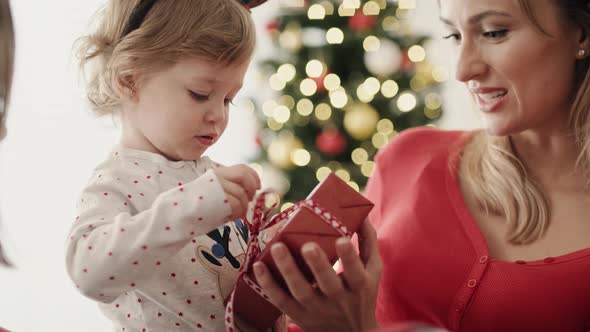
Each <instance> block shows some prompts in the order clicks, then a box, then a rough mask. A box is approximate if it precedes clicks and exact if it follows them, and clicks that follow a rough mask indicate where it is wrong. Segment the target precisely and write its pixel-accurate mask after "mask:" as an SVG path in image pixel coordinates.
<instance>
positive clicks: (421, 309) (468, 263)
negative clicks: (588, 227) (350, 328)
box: [367, 128, 590, 332]
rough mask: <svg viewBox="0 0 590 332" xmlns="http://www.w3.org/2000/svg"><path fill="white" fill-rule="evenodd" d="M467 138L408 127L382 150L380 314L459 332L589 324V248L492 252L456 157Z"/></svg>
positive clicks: (378, 173)
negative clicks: (533, 256) (511, 254)
mask: <svg viewBox="0 0 590 332" xmlns="http://www.w3.org/2000/svg"><path fill="white" fill-rule="evenodd" d="M467 137H468V136H467V134H466V133H464V132H452V131H441V130H436V129H432V128H421V129H412V130H407V131H404V132H403V133H402V134H400V135H399V136H398V137H396V138H395V139H394V140H393V141H392V142H391V143H390V144H389V145H388V146H387V147H386V148H384V149H383V150H382V151H381V152H380V153H379V155H378V156H377V167H376V170H375V173H374V175H373V176H372V178H371V179H370V181H369V184H368V186H367V196H368V197H369V199H371V200H372V201H373V202H374V203H375V208H374V209H373V211H372V213H371V220H372V223H373V224H374V226H375V227H376V228H377V233H378V242H379V250H380V253H381V256H382V259H383V274H382V277H381V282H380V286H379V288H380V289H379V295H378V300H377V319H378V320H379V322H380V323H381V324H383V325H389V324H395V323H399V322H403V321H422V322H425V323H429V324H432V325H435V326H439V327H443V328H446V329H449V330H452V331H478V332H481V331H590V248H587V249H584V250H580V251H576V252H573V253H570V254H567V255H563V256H559V257H547V258H545V259H543V260H539V261H529V262H523V261H518V262H508V261H502V260H498V259H494V258H493V257H489V253H488V248H487V245H486V241H485V238H484V237H483V235H482V233H481V231H480V230H479V228H478V226H477V224H476V223H475V221H474V220H473V217H472V216H471V214H470V213H469V211H468V210H467V207H466V206H465V203H464V201H463V197H462V196H461V192H460V189H459V184H458V181H457V174H456V168H455V166H456V158H451V156H453V155H454V153H455V152H458V151H460V150H459V149H461V148H462V146H463V145H464V143H465V142H466V141H467ZM450 166H453V167H450ZM589 221H590V218H589Z"/></svg>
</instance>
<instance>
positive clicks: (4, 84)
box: [0, 0, 14, 266]
mask: <svg viewBox="0 0 590 332" xmlns="http://www.w3.org/2000/svg"><path fill="white" fill-rule="evenodd" d="M13 67H14V28H13V26H12V16H11V15H10V5H9V4H8V0H0V98H1V99H0V111H1V113H0V128H1V129H0V130H1V134H0V137H4V133H5V132H6V124H5V121H6V111H7V110H8V100H9V96H10V87H11V85H12V72H13V70H14V68H13ZM0 265H7V266H10V263H9V262H8V260H7V259H6V257H5V256H4V253H3V250H2V243H0Z"/></svg>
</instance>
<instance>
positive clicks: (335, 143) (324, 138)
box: [315, 130, 346, 156]
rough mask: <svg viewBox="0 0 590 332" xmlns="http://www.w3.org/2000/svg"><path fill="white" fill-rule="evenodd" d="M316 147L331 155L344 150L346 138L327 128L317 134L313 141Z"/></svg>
mask: <svg viewBox="0 0 590 332" xmlns="http://www.w3.org/2000/svg"><path fill="white" fill-rule="evenodd" d="M315 143H316V145H317V147H318V149H319V150H320V151H321V152H323V153H325V154H327V155H331V156H336V155H339V154H341V153H342V152H344V151H345V150H346V140H345V139H344V137H343V136H342V135H341V134H340V133H339V132H338V131H337V130H327V131H324V132H322V133H321V134H319V135H318V137H317V138H316V141H315Z"/></svg>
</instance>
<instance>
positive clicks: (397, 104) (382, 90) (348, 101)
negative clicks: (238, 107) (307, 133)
mask: <svg viewBox="0 0 590 332" xmlns="http://www.w3.org/2000/svg"><path fill="white" fill-rule="evenodd" d="M281 1H282V5H283V6H288V7H290V8H299V9H300V10H306V14H307V19H308V20H310V21H321V20H326V19H327V18H329V17H330V16H332V15H339V16H340V17H351V18H352V17H354V16H355V15H357V14H358V13H359V12H362V15H363V18H365V19H367V18H368V19H371V17H377V16H383V15H386V16H385V17H384V18H382V19H381V20H379V22H380V24H381V28H382V30H383V31H385V32H388V33H395V34H399V35H409V34H411V33H412V28H411V25H410V23H409V22H408V20H407V18H408V17H409V15H410V14H411V11H412V10H414V9H415V8H416V0H395V1H392V0H370V1H366V2H364V1H361V0H325V1H321V2H319V3H315V4H312V5H310V6H309V7H308V8H306V2H305V1H303V0H281ZM388 2H395V4H396V6H394V7H393V8H395V10H390V11H391V13H388V12H387V10H388V5H387V4H388ZM389 9H391V6H390V7H389ZM269 32H270V33H271V35H272V38H273V39H274V40H276V41H277V43H278V45H279V46H280V48H281V49H282V50H283V51H286V52H289V53H290V54H296V53H297V52H298V51H299V50H300V49H301V48H303V47H305V46H306V45H307V44H314V45H316V46H317V45H323V44H327V45H339V44H342V43H344V42H345V41H346V38H347V35H346V33H345V31H343V29H341V27H326V29H317V28H315V29H305V28H302V26H301V24H300V23H299V22H297V21H293V22H287V23H286V25H285V26H284V27H283V29H282V30H279V29H278V28H274V29H273V28H270V29H269ZM362 48H363V50H364V59H361V60H364V61H365V64H366V67H367V69H368V70H369V72H370V73H371V74H373V75H371V76H369V77H366V78H364V79H363V80H360V81H359V82H357V84H355V86H350V85H349V84H348V82H346V83H343V82H342V78H341V77H340V76H339V75H338V74H336V73H333V72H330V66H329V64H328V63H326V61H325V59H324V58H323V57H322V56H313V54H312V58H310V59H309V60H307V63H306V64H305V66H299V68H303V70H299V71H298V69H297V66H296V63H295V62H291V61H285V62H284V63H282V64H280V65H279V66H278V67H277V68H276V70H274V72H271V73H269V75H268V80H267V82H268V86H269V87H270V89H272V90H273V91H274V94H275V96H276V97H273V98H271V99H269V100H266V101H264V102H262V103H261V104H262V107H261V110H262V114H263V115H264V120H263V121H265V122H266V123H265V126H266V129H264V130H263V134H262V136H263V139H264V137H270V139H268V141H267V143H268V144H264V146H265V148H266V149H267V154H266V155H267V157H268V159H269V161H270V162H271V163H272V165H273V166H275V167H277V168H279V169H280V170H282V171H289V170H292V169H294V168H297V167H313V169H315V175H316V177H317V180H318V181H322V180H323V179H325V178H326V177H327V176H328V174H330V173H331V172H334V173H335V174H336V175H338V176H339V177H340V178H341V179H343V180H344V181H346V182H347V183H348V184H349V185H350V186H351V187H353V188H354V189H356V190H360V189H361V188H360V186H359V184H358V183H357V182H356V181H355V180H354V179H353V177H352V175H351V171H352V170H351V168H350V167H351V166H349V165H347V166H345V165H343V164H342V163H340V162H336V161H331V160H326V161H323V160H322V157H321V156H320V155H319V154H318V152H317V151H314V149H312V148H306V146H305V145H304V144H303V142H302V140H301V139H300V138H299V137H297V136H296V135H295V134H294V131H293V130H292V128H291V127H305V126H308V125H310V123H312V122H313V123H315V124H318V125H319V126H320V127H322V128H324V129H325V130H324V132H322V133H321V134H320V135H324V133H326V136H325V139H324V142H329V143H330V144H324V145H325V146H327V147H323V146H322V144H320V143H322V142H321V141H319V139H320V138H324V137H318V141H316V142H317V144H316V145H317V146H315V147H314V148H316V149H319V150H321V151H322V152H323V153H326V154H328V155H330V153H334V154H336V153H339V152H341V151H344V148H343V147H342V138H341V136H340V137H339V134H338V128H333V127H334V124H333V123H332V122H331V119H333V117H334V116H336V115H337V116H339V117H341V118H342V119H343V120H342V126H343V127H344V129H345V131H346V133H347V134H348V135H349V136H350V137H352V138H353V139H354V140H356V141H358V143H359V144H358V147H356V148H354V149H352V152H351V153H350V159H351V161H352V164H353V166H352V167H357V168H358V170H360V173H361V174H362V175H363V176H364V177H366V178H368V177H370V176H371V175H372V173H373V170H374V168H375V163H374V162H373V161H372V160H371V159H372V157H373V156H374V154H375V152H376V151H377V150H378V149H380V148H382V147H384V146H385V145H386V144H387V143H388V142H389V141H390V140H391V139H392V138H393V137H395V135H396V134H397V131H396V127H395V124H394V122H393V121H392V120H391V119H390V118H388V117H385V116H382V115H381V114H380V112H378V111H377V110H376V109H375V108H374V107H373V106H372V105H371V102H372V101H374V99H375V98H381V99H383V98H385V99H387V100H388V101H389V102H390V103H391V105H392V108H395V109H396V110H397V111H399V112H401V113H407V112H416V111H422V112H423V113H424V115H425V116H426V118H428V119H432V120H434V119H437V118H438V117H440V115H441V104H442V101H441V96H440V94H439V93H438V92H436V91H434V92H433V91H429V90H428V88H429V87H431V86H433V85H435V84H438V83H441V82H445V81H446V80H447V79H448V73H447V71H446V70H445V68H444V67H441V66H435V65H432V64H431V63H429V62H428V61H427V52H426V49H425V46H423V45H420V44H415V45H411V46H409V47H407V48H404V50H401V49H400V47H399V46H398V45H397V44H396V43H394V42H393V41H391V40H390V39H388V38H382V37H379V36H378V35H372V34H371V35H368V36H365V37H364V38H363V40H362ZM404 66H405V67H408V66H411V72H412V77H411V79H410V80H409V84H408V85H406V86H400V84H399V82H397V81H396V80H395V79H392V77H393V76H394V75H393V74H395V73H396V72H398V71H400V70H404ZM287 91H291V93H289V92H287ZM293 91H296V92H297V93H293ZM319 93H321V94H325V97H322V98H314V97H317V94H319ZM299 94H300V95H299ZM314 100H315V101H314ZM419 105H424V107H423V109H420V110H418V109H417V108H418V106H419ZM242 107H247V108H249V109H252V110H253V109H254V108H255V106H254V104H253V103H252V102H248V103H247V106H242ZM337 112H342V114H336V113H337ZM382 113H383V112H382ZM349 151H350V150H349ZM251 166H252V167H254V168H255V169H256V170H257V171H258V172H259V173H260V174H261V175H264V172H265V168H266V167H264V165H261V164H259V163H254V164H251ZM285 186H287V188H284V187H285ZM287 190H288V181H283V188H281V189H280V190H279V191H282V193H284V192H286V191H287ZM282 193H279V194H282ZM271 203H272V202H268V204H271ZM291 205H292V204H291V203H290V202H286V203H284V204H283V206H282V208H281V209H285V208H287V207H289V206H291Z"/></svg>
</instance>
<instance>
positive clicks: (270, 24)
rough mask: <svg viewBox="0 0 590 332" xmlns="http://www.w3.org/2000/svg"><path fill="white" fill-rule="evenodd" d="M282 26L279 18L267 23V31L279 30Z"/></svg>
mask: <svg viewBox="0 0 590 332" xmlns="http://www.w3.org/2000/svg"><path fill="white" fill-rule="evenodd" d="M280 26H281V23H280V22H279V20H274V21H270V22H268V23H266V31H269V32H270V31H273V30H279V28H280Z"/></svg>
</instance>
